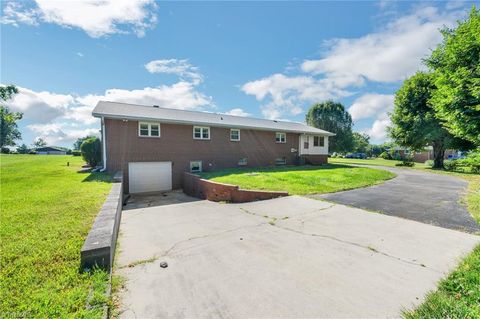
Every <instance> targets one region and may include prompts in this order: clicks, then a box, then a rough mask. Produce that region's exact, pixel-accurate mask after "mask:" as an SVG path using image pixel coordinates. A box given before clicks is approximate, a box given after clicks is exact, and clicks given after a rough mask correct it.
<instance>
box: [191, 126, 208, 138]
mask: <svg viewBox="0 0 480 319" xmlns="http://www.w3.org/2000/svg"><path fill="white" fill-rule="evenodd" d="M196 128H199V129H200V137H195V129H196ZM204 130H207V131H208V138H205V137H203V131H204ZM193 139H194V140H209V139H210V127H208V126H194V127H193Z"/></svg>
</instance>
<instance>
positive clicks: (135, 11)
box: [1, 0, 156, 38]
mask: <svg viewBox="0 0 480 319" xmlns="http://www.w3.org/2000/svg"><path fill="white" fill-rule="evenodd" d="M155 7H156V5H155V2H154V1H153V0H135V1H130V0H102V1H78V0H77V1H51V0H36V1H35V5H34V6H32V7H28V8H27V7H26V6H25V3H22V2H19V1H11V2H9V3H7V5H6V6H5V8H4V10H3V17H2V19H1V23H4V24H12V25H15V26H18V24H20V23H24V24H29V25H37V24H38V23H39V22H46V23H54V24H58V25H60V26H62V27H66V28H79V29H82V30H83V31H85V32H86V33H87V34H88V35H89V36H91V37H94V38H98V37H101V36H105V35H109V34H115V33H129V32H131V31H133V32H134V33H135V34H136V35H137V36H139V37H142V36H144V34H145V30H147V29H149V28H152V27H153V26H154V25H155V23H156V16H155V14H154V13H153V12H152V11H153V10H154V9H155Z"/></svg>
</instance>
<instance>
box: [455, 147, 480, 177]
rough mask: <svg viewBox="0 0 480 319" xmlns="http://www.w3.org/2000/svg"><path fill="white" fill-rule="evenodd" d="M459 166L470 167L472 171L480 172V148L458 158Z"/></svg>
mask: <svg viewBox="0 0 480 319" xmlns="http://www.w3.org/2000/svg"><path fill="white" fill-rule="evenodd" d="M457 166H462V167H465V168H467V169H470V171H471V172H472V173H480V150H479V149H477V150H474V151H471V152H470V153H468V155H467V157H466V158H463V159H459V160H457Z"/></svg>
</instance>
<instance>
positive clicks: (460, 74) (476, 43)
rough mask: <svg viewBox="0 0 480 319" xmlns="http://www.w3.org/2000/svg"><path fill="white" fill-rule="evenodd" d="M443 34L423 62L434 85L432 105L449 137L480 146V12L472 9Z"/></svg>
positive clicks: (443, 31)
mask: <svg viewBox="0 0 480 319" xmlns="http://www.w3.org/2000/svg"><path fill="white" fill-rule="evenodd" d="M442 34H443V42H442V43H441V44H440V45H439V46H438V47H437V48H436V49H435V50H434V51H433V52H432V55H431V56H430V57H429V58H428V59H426V60H425V62H426V64H427V66H429V67H430V68H431V69H432V71H433V74H434V83H435V86H436V90H435V92H433V94H432V99H431V103H432V106H433V108H434V109H435V111H436V112H437V114H436V116H437V117H438V118H440V119H441V120H442V125H443V126H444V127H445V128H446V129H447V130H448V131H449V132H450V133H451V134H453V135H454V136H457V137H459V138H463V139H467V140H469V141H471V142H472V143H474V144H475V145H477V146H480V11H479V10H477V9H476V8H475V7H473V8H472V10H471V12H470V15H469V17H468V19H466V20H465V21H461V22H459V24H458V26H457V27H456V28H455V29H444V30H442Z"/></svg>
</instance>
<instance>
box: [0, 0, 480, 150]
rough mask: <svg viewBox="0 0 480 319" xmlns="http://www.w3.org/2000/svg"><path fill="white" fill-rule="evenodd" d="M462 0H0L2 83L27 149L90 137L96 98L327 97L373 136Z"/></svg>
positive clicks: (380, 137) (224, 101)
mask: <svg viewBox="0 0 480 319" xmlns="http://www.w3.org/2000/svg"><path fill="white" fill-rule="evenodd" d="M474 3H475V2H461V1H450V2H425V1H423V2H410V1H408V2H407V1H405V2H389V1H377V2H374V1H371V2H370V1H363V2H349V1H343V2H333V1H332V2H243V3H242V2H153V1H149V0H142V1H118V0H117V1H102V2H99V3H97V4H96V3H93V2H91V1H88V2H80V1H78V2H76V1H75V2H68V3H67V2H66V1H65V2H60V1H55V2H49V1H35V2H33V1H32V2H28V1H21V2H18V1H2V3H1V11H2V17H1V20H0V22H1V28H2V29H1V31H2V37H1V54H2V57H1V59H2V60H1V83H3V84H7V83H8V84H9V83H12V84H15V85H17V86H18V87H19V88H20V94H19V95H17V96H16V97H15V99H14V100H13V101H11V102H9V106H10V107H11V108H12V109H14V110H17V111H22V112H23V113H24V119H23V120H21V121H20V122H19V126H20V129H21V131H22V135H23V142H24V143H26V144H31V143H32V141H33V140H34V139H35V138H37V137H43V138H45V139H46V140H47V141H48V143H49V144H52V145H59V146H69V147H71V144H72V143H73V141H74V140H75V139H76V138H78V137H81V136H84V135H86V134H97V133H98V129H99V123H98V121H97V120H96V119H94V118H92V117H91V110H92V109H93V107H94V106H95V104H96V103H97V102H98V100H114V101H123V102H131V103H140V104H146V105H152V104H158V105H160V106H164V107H174V108H181V109H190V110H204V111H209V112H222V113H229V114H234V115H242V116H254V117H264V118H276V119H285V120H293V121H303V120H304V117H305V111H306V110H307V109H308V107H309V106H310V105H312V104H313V103H315V102H321V101H324V100H327V99H333V100H336V101H340V102H342V103H343V104H344V105H345V107H346V108H347V109H348V110H349V112H350V113H351V114H352V117H353V118H354V121H355V126H354V130H356V131H361V132H366V133H368V134H369V135H370V136H371V139H372V141H373V142H383V141H385V140H386V139H387V137H386V134H385V129H386V127H387V126H388V125H389V120H388V112H389V111H390V110H391V108H392V104H393V94H394V92H395V90H396V89H397V88H398V87H399V86H400V84H401V81H402V80H403V79H405V78H406V77H408V76H410V75H411V74H413V73H414V72H415V71H416V70H418V69H421V68H422V65H421V59H422V58H423V57H425V56H426V55H428V54H429V52H430V50H431V49H432V48H434V47H435V46H436V45H437V44H438V43H439V42H440V41H441V35H440V33H439V32H438V29H439V28H441V27H442V26H444V25H446V26H454V25H455V21H456V20H458V19H461V18H463V17H465V16H466V15H467V13H468V11H469V8H470V7H471V6H472V4H474ZM477 5H478V4H477Z"/></svg>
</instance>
